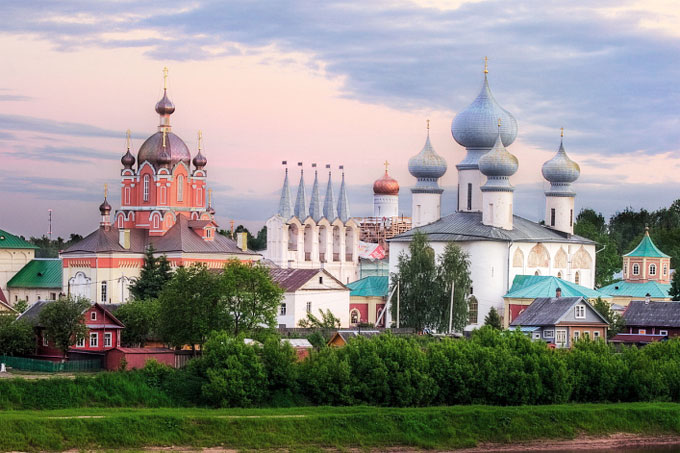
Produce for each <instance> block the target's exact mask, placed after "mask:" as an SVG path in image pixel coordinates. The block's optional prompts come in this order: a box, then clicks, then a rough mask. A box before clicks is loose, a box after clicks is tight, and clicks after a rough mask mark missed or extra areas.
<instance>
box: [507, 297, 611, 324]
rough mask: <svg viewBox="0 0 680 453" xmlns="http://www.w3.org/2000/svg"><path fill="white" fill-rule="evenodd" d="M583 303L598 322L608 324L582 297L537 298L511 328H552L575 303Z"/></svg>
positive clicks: (515, 320) (514, 321) (513, 322)
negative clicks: (597, 318)
mask: <svg viewBox="0 0 680 453" xmlns="http://www.w3.org/2000/svg"><path fill="white" fill-rule="evenodd" d="M579 302H580V303H583V304H584V305H586V306H587V307H588V309H589V310H591V311H592V312H594V313H595V314H596V315H597V316H598V317H599V318H600V320H601V321H602V322H603V323H605V324H609V323H608V322H607V321H606V320H605V319H604V318H603V317H602V315H600V314H599V313H598V312H597V310H595V309H594V308H593V306H592V305H590V304H589V303H588V301H587V300H586V299H585V298H583V297H559V298H557V297H539V298H538V299H536V300H534V301H533V302H532V303H531V305H529V306H528V307H527V308H526V309H525V310H524V311H523V312H522V313H520V315H519V316H518V317H517V318H515V319H514V320H513V321H512V322H511V323H510V325H511V326H552V325H555V324H557V323H558V322H559V320H560V319H561V318H562V316H564V315H565V314H566V313H567V311H568V310H570V309H571V307H573V306H574V305H576V304H577V303H579Z"/></svg>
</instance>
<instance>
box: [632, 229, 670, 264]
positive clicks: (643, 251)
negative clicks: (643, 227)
mask: <svg viewBox="0 0 680 453" xmlns="http://www.w3.org/2000/svg"><path fill="white" fill-rule="evenodd" d="M623 256H640V257H647V258H670V256H668V255H666V254H665V253H664V252H662V251H661V250H659V249H658V248H657V246H656V245H654V243H653V242H652V238H650V237H649V231H645V235H644V236H643V237H642V241H640V243H639V244H638V246H637V247H635V249H634V250H633V251H632V252H630V253H626V254H625V255H623Z"/></svg>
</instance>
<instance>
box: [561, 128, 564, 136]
mask: <svg viewBox="0 0 680 453" xmlns="http://www.w3.org/2000/svg"><path fill="white" fill-rule="evenodd" d="M560 137H564V128H563V127H561V128H560Z"/></svg>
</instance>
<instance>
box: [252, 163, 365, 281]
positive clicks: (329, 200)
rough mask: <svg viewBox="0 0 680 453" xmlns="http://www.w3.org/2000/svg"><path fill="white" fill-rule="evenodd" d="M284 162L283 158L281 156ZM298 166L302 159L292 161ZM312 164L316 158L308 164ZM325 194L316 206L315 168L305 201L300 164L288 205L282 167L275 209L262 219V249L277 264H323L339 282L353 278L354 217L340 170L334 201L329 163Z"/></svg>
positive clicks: (355, 273) (356, 235)
mask: <svg viewBox="0 0 680 453" xmlns="http://www.w3.org/2000/svg"><path fill="white" fill-rule="evenodd" d="M284 164H286V162H284ZM298 165H299V166H302V163H298ZM312 167H314V168H315V167H316V164H312ZM326 168H327V169H328V185H327V188H326V196H325V200H324V204H323V209H322V207H321V197H320V195H319V175H318V172H317V170H316V168H315V170H314V184H312V195H311V199H310V202H309V207H308V206H307V195H306V191H305V180H304V170H303V169H300V184H299V185H298V190H297V197H296V200H295V207H293V204H292V199H291V196H290V188H289V185H288V168H286V173H285V177H284V180H283V188H282V189H281V199H280V201H279V210H278V212H277V213H276V214H275V215H274V216H272V217H270V218H269V219H268V220H267V222H266V223H265V225H266V227H267V250H266V251H265V252H264V257H265V258H266V259H269V260H271V261H272V262H273V263H274V264H276V265H277V266H279V267H281V268H284V269H285V268H292V269H325V270H326V271H328V272H329V273H330V274H331V275H332V276H333V277H335V278H336V279H338V280H339V281H340V282H342V283H343V284H347V283H350V282H353V281H354V280H356V279H357V277H358V270H359V256H358V255H359V232H360V231H359V223H358V222H357V221H356V220H354V219H352V218H351V217H350V213H349V201H348V199H347V191H346V189H345V172H344V169H343V167H342V166H340V170H343V172H342V182H341V184H340V193H339V199H338V202H337V205H336V203H335V197H334V195H333V182H332V178H331V171H330V165H326Z"/></svg>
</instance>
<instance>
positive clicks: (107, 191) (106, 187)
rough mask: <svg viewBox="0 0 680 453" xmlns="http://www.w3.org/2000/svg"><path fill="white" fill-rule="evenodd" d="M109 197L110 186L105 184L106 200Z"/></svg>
mask: <svg viewBox="0 0 680 453" xmlns="http://www.w3.org/2000/svg"><path fill="white" fill-rule="evenodd" d="M108 196H109V185H108V184H104V198H106V197H108Z"/></svg>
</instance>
